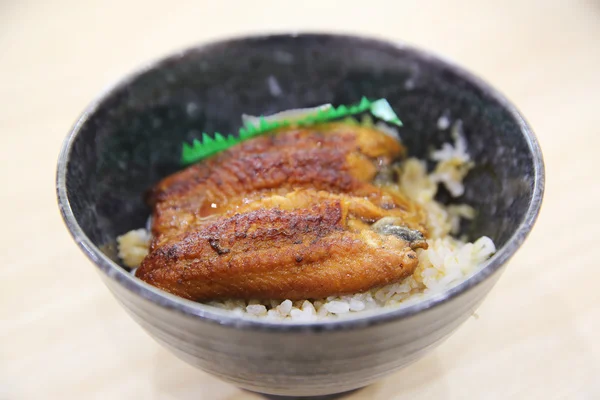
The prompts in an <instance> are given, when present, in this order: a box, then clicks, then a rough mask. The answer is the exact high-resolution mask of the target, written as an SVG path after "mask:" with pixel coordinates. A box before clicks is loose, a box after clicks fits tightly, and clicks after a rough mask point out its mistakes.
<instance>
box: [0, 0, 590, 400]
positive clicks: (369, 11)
mask: <svg viewBox="0 0 600 400" xmlns="http://www.w3.org/2000/svg"><path fill="white" fill-rule="evenodd" d="M300 3H302V5H300ZM339 3H342V2H339ZM484 3H485V4H484ZM492 3H494V4H492ZM550 3H556V4H550ZM559 3H560V4H559ZM292 4H295V5H292ZM343 4H345V6H336V5H334V2H333V1H307V0H303V1H302V2H294V3H291V2H285V1H254V2H242V1H240V2H231V1H220V2H219V1H177V2H176V1H172V2H169V3H166V4H162V5H159V4H158V3H155V2H152V1H130V2H121V1H100V0H94V1H75V0H61V1H58V0H57V1H47V2H43V1H41V0H40V1H34V0H31V1H26V0H12V1H11V0H4V1H1V2H0V49H1V52H0V60H1V61H0V72H1V73H0V135H1V145H0V151H1V154H2V157H1V160H2V161H1V162H2V168H1V169H0V174H1V175H2V180H1V182H2V184H3V189H2V195H1V203H0V205H1V206H2V207H1V210H2V213H3V216H2V218H1V221H2V225H1V226H2V231H1V233H0V235H1V243H2V256H1V262H0V399H2V400H4V399H7V400H8V399H10V400H12V399H91V398H98V399H133V398H143V399H177V400H183V399H219V400H242V399H262V397H261V396H259V395H256V394H251V393H248V392H244V391H242V390H239V389H237V388H235V387H233V386H230V385H229V384H226V383H223V382H221V381H219V380H217V379H215V378H213V377H211V376H209V375H208V374H205V373H203V372H200V371H197V370H195V369H194V368H192V367H190V366H188V365H186V364H184V363H183V362H181V361H179V360H178V359H176V358H175V357H174V356H172V355H171V354H169V353H168V352H167V351H166V350H164V349H162V348H161V347H160V346H159V345H158V344H156V343H155V342H154V341H153V340H152V339H150V337H148V336H147V335H146V334H145V333H144V332H143V331H142V329H141V328H139V327H138V326H137V325H136V324H135V323H134V322H133V321H132V320H131V319H130V318H129V317H128V316H127V315H126V314H125V312H124V311H123V310H122V309H121V307H120V306H119V305H118V304H117V302H116V301H115V300H114V299H113V297H112V296H111V295H110V293H109V291H108V290H107V289H106V288H105V287H104V285H103V284H102V283H101V281H100V279H99V278H98V276H97V272H96V271H95V268H94V267H93V266H92V265H91V263H90V262H88V261H87V260H86V258H85V257H84V256H83V254H82V253H81V252H80V251H79V250H78V249H77V247H76V246H75V244H74V243H73V242H72V240H71V238H70V237H69V235H68V233H67V231H66V229H65V228H64V226H63V224H62V221H61V218H60V216H59V213H58V209H57V207H56V200H55V194H54V173H55V162H56V158H57V155H58V151H59V147H60V145H61V142H62V139H63V137H64V136H65V134H66V133H67V131H68V129H69V127H70V125H71V124H72V123H73V121H74V119H75V118H76V117H77V115H78V114H79V112H80V111H81V110H82V109H83V108H84V106H85V105H86V104H87V103H88V102H89V101H90V100H91V99H92V98H93V97H94V96H95V95H96V94H97V93H98V92H99V91H100V90H102V89H103V87H105V86H106V85H107V84H109V83H111V82H112V81H114V80H115V79H117V78H119V76H121V75H122V74H124V73H127V72H128V71H130V70H131V69H133V68H134V67H136V66H137V65H138V64H139V63H141V62H144V61H147V60H150V59H152V58H155V57H156V56H159V55H162V54H165V53H168V52H170V51H172V50H174V49H179V48H182V47H185V46H188V45H190V44H193V43H196V42H199V41H205V40H209V39H213V38H218V37H222V36H229V35H232V34H239V33H248V32H258V31H263V30H265V29H268V30H319V31H323V30H325V31H347V32H353V33H365V34H373V35H378V36H383V37H389V38H392V39H402V40H404V41H406V42H409V43H412V44H416V45H418V46H422V47H424V48H427V49H430V50H433V51H435V52H438V53H441V54H443V55H445V56H447V57H449V58H451V59H454V60H455V61H457V62H459V63H460V64H462V65H465V66H467V67H468V68H469V69H471V70H472V71H474V72H476V73H478V74H479V75H481V76H483V77H484V78H486V79H488V80H489V81H490V82H491V83H492V84H494V85H495V86H497V87H498V88H500V89H501V90H502V91H503V92H504V93H506V94H507V95H508V97H510V98H511V99H512V100H514V102H515V103H516V104H517V105H518V106H519V107H520V109H521V110H522V111H523V112H524V114H525V115H526V116H527V117H528V119H529V121H530V122H531V124H532V126H533V127H534V129H535V130H536V132H537V134H538V137H539V139H540V142H541V145H542V148H543V151H544V155H545V160H546V168H547V170H546V171H547V191H546V197H545V201H544V206H543V209H542V213H541V216H540V219H539V221H538V223H537V226H536V228H535V229H534V231H533V233H532V234H531V236H530V237H529V239H528V241H527V242H526V244H525V246H524V247H523V248H522V250H521V251H519V253H518V254H517V255H516V257H514V259H513V261H512V262H511V265H510V267H509V268H508V270H507V272H506V273H505V275H504V276H503V277H502V279H501V281H500V283H499V284H498V286H497V287H496V288H495V290H494V291H493V292H492V293H491V295H490V296H489V297H488V299H487V300H486V302H485V303H484V305H483V306H482V307H481V308H480V309H479V311H478V315H479V317H478V318H471V319H470V320H469V321H468V322H467V323H466V324H465V325H464V326H463V327H462V328H461V329H460V330H459V331H458V332H457V333H456V334H455V335H454V336H453V337H452V338H451V339H449V340H448V341H447V342H446V343H445V344H443V345H442V346H441V347H439V348H438V349H437V350H435V351H434V352H432V353H431V354H429V355H428V356H426V357H425V358H423V359H422V360H420V361H419V362H417V363H416V364H414V365H413V366H411V367H409V368H407V369H405V370H403V371H401V372H398V373H396V374H394V375H392V376H390V377H388V378H386V379H384V380H382V381H380V382H379V383H377V384H375V385H373V386H371V387H368V388H366V389H364V390H362V391H358V392H356V393H354V394H352V395H350V396H348V398H349V399H411V400H417V399H467V398H469V399H515V398H516V399H567V398H568V399H575V398H577V399H598V398H600V381H599V380H600V344H599V340H598V334H599V333H600V305H599V300H600V295H599V293H600V289H599V288H600V262H599V261H598V256H597V254H598V253H597V252H598V249H599V248H600V245H599V244H598V239H600V218H599V216H598V215H599V213H598V205H599V204H600V187H599V184H600V179H598V176H597V165H598V162H599V161H600V155H598V153H599V149H600V100H599V99H600V3H599V2H598V1H594V0H590V1H587V2H586V1H579V0H576V1H570V2H567V1H564V2H547V1H542V0H540V1H528V2H521V1H518V0H514V1H513V0H510V1H504V2H477V1H473V2H467V1H460V2H449V1H442V0H439V1H432V2H428V3H427V5H425V4H421V5H417V2H399V1H389V2H384V1H379V2H364V1H351V0H346V1H345V2H343Z"/></svg>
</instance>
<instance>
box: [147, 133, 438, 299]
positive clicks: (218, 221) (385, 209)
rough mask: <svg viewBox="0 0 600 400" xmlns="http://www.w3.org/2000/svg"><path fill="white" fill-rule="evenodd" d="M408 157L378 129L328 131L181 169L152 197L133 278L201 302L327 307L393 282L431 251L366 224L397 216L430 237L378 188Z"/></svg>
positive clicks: (262, 140) (415, 217)
mask: <svg viewBox="0 0 600 400" xmlns="http://www.w3.org/2000/svg"><path fill="white" fill-rule="evenodd" d="M403 154H404V148H403V147H402V146H401V144H400V143H399V142H398V141H396V140H395V139H393V138H391V137H389V136H387V135H385V134H384V133H382V132H380V131H377V130H374V129H369V128H365V127H358V126H350V125H344V124H338V123H333V124H326V125H321V126H315V127H311V128H310V129H308V128H306V129H288V130H282V131H280V132H276V133H275V134H273V135H269V136H262V137H258V138H255V139H252V140H249V141H246V142H243V143H241V144H239V145H237V146H235V147H233V148H231V149H229V150H227V151H225V152H223V153H221V154H219V155H217V156H214V157H212V158H210V159H208V160H205V161H203V162H201V163H198V164H195V165H193V166H191V167H188V168H187V169H185V170H183V171H180V172H178V173H176V174H173V175H171V176H169V177H167V178H165V179H164V180H162V181H161V182H159V183H158V185H156V187H154V188H153V190H152V191H151V192H150V194H149V196H148V202H149V204H150V205H151V206H152V207H153V210H154V211H153V225H152V234H153V237H154V239H153V242H152V244H151V249H150V254H149V255H148V256H147V257H146V258H145V259H144V261H143V262H142V265H141V266H140V267H139V268H138V270H137V271H136V276H137V277H138V278H140V279H142V280H144V281H146V282H148V283H150V284H152V285H154V286H156V287H159V288H161V289H163V290H166V291H168V292H170V293H173V294H175V295H178V296H181V297H184V298H187V299H191V300H198V301H200V300H216V299H224V298H244V299H249V298H254V299H291V300H299V299H311V298H322V297H327V296H331V295H338V294H349V293H356V292H361V291H365V290H368V289H371V288H373V287H376V286H381V285H385V284H388V283H392V282H396V281H399V280H401V279H403V278H405V277H407V276H409V275H410V274H412V273H413V271H414V269H415V268H416V266H417V263H418V260H417V256H416V253H415V251H414V250H415V249H417V248H425V247H426V246H427V244H426V242H425V240H414V238H413V239H409V238H407V237H402V236H395V235H391V234H387V235H386V234H380V233H377V232H376V231H375V230H373V229H371V225H372V224H373V223H374V222H376V221H378V220H380V219H382V218H384V217H393V218H391V219H392V220H394V221H396V222H395V223H399V224H401V225H402V226H404V227H406V228H409V229H411V230H414V231H420V232H421V233H423V234H424V235H426V230H425V216H424V213H423V211H422V210H421V209H420V208H419V207H418V206H417V205H416V204H414V203H412V202H411V201H410V200H409V199H407V198H406V197H404V196H403V195H402V194H401V193H399V192H398V191H395V190H391V189H389V188H385V187H378V186H376V185H375V184H373V180H374V179H375V177H376V176H377V174H378V173H379V172H380V171H381V170H382V169H384V168H387V167H389V166H390V164H391V163H392V162H393V161H394V160H396V159H398V158H399V157H401V156H402V155H403ZM388 219H390V218H388ZM409 240H410V241H409Z"/></svg>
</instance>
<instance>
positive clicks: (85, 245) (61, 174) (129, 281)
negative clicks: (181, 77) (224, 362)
mask: <svg viewBox="0 0 600 400" xmlns="http://www.w3.org/2000/svg"><path fill="white" fill-rule="evenodd" d="M277 38H282V39H297V38H300V39H305V38H313V39H319V38H322V39H336V40H345V41H350V42H356V43H361V44H362V45H374V46H377V47H380V48H386V49H389V50H390V51H398V50H401V51H403V52H405V53H410V54H411V55H413V56H415V57H416V58H417V59H420V60H424V61H426V62H430V63H437V64H440V65H441V66H442V67H444V68H445V69H448V70H450V71H452V72H453V73H454V74H456V75H457V76H458V77H460V78H461V79H463V80H465V81H468V82H469V83H471V84H473V85H475V86H476V87H478V88H479V89H480V90H482V91H483V92H484V93H486V94H487V95H488V96H490V97H491V98H493V99H494V100H495V101H496V102H498V104H500V105H501V106H502V107H503V108H504V109H505V110H506V111H507V112H508V113H509V114H510V115H511V117H512V118H514V120H515V121H516V122H517V124H518V125H519V131H520V133H521V134H522V135H523V136H524V138H525V140H526V142H527V145H528V147H529V151H530V153H531V157H532V159H533V167H534V174H533V195H532V197H531V201H530V203H529V206H528V209H527V212H526V213H525V216H524V218H523V219H522V220H521V222H520V223H519V226H518V227H517V229H516V230H515V232H514V233H513V234H512V235H511V237H510V238H509V239H508V241H507V242H506V243H505V244H504V246H502V247H501V248H500V249H498V250H497V252H496V253H495V254H494V255H493V256H492V257H491V258H490V259H489V260H488V261H487V262H486V263H485V264H484V266H483V267H482V268H481V269H480V270H479V271H478V272H476V273H474V274H473V275H471V276H470V277H469V278H467V279H466V280H465V281H463V282H461V283H460V284H458V285H456V286H454V287H452V288H450V289H448V290H446V291H444V292H441V293H439V294H436V295H434V296H431V297H429V298H427V299H424V300H423V301H419V302H417V303H414V304H411V305H408V306H405V307H399V308H397V309H390V310H389V311H383V312H380V313H374V314H370V313H369V314H367V315H364V316H353V317H352V318H347V319H340V320H331V321H328V320H322V321H312V322H295V321H286V322H273V321H263V320H260V319H250V318H240V317H236V316H229V315H226V313H224V312H222V311H219V310H212V309H211V308H212V307H209V306H206V305H203V304H200V303H196V302H192V301H190V300H186V299H182V298H180V297H177V296H174V295H171V294H169V293H167V292H163V291H162V290H160V289H158V288H155V287H154V286H151V285H149V284H147V283H145V282H143V281H141V280H139V279H137V278H135V277H134V276H132V275H131V274H130V273H128V272H127V271H125V270H124V269H123V268H122V267H121V266H119V265H118V264H117V263H115V262H114V261H112V260H111V259H110V258H108V257H107V256H106V255H105V254H104V253H103V252H102V251H101V250H100V249H99V248H98V247H97V246H96V245H94V243H92V241H91V240H90V239H89V238H88V237H87V235H86V234H85V233H84V232H83V230H82V228H81V227H80V226H79V224H78V222H77V220H76V218H75V215H74V214H73V210H72V208H71V205H70V201H69V195H68V192H67V168H68V163H69V159H70V156H71V150H72V146H73V143H74V142H75V139H76V138H77V136H78V135H79V132H80V131H81V129H82V127H83V126H84V125H85V124H86V122H87V121H88V120H89V118H90V117H91V116H92V115H93V114H94V113H95V112H96V110H97V109H98V108H99V107H100V106H101V105H102V104H103V103H104V102H105V101H106V100H108V99H109V98H110V96H111V95H112V94H113V93H114V92H115V91H118V90H120V89H122V88H124V87H126V86H127V85H129V84H130V83H131V82H133V81H134V80H135V79H137V78H138V77H140V76H141V75H143V74H144V73H146V72H147V71H149V70H152V69H155V68H157V67H160V66H161V65H163V64H165V63H169V62H172V61H175V60H177V59H179V58H182V57H185V56H186V55H187V54H189V53H193V52H197V51H203V50H207V49H210V48H211V47H218V46H223V45H228V44H232V43H240V42H247V41H261V40H269V39H277ZM544 186H545V171H544V160H543V156H542V152H541V148H540V145H539V143H538V140H537V138H536V136H535V134H534V132H533V130H532V129H531V127H530V126H529V124H528V123H527V121H526V120H525V118H524V117H523V116H522V115H521V113H520V112H519V111H518V109H517V108H516V107H515V106H514V105H513V104H512V103H511V102H510V101H509V100H508V99H507V98H506V97H505V96H504V95H503V94H502V93H500V92H499V91H498V90H496V89H494V88H493V87H492V86H491V85H489V84H488V83H487V82H485V81H484V80H483V79H481V78H479V77H477V76H475V75H474V74H472V73H471V72H469V71H467V70H465V69H463V68H462V67H459V66H458V65H456V64H454V62H452V61H448V60H447V59H445V58H444V57H440V56H439V55H434V54H432V53H430V52H428V51H425V50H421V49H418V48H416V47H413V46H410V45H407V44H405V43H402V42H399V41H395V40H394V41H390V40H385V39H380V38H375V37H369V36H357V35H349V34H335V33H334V34H332V33H318V32H305V33H269V34H257V35H243V36H235V37H230V38H225V39H222V40H217V41H211V42H205V43H200V44H198V45H194V46H191V47H187V48H185V49H183V50H180V51H176V52H174V53H171V54H170V55H167V56H164V57H161V58H158V59H155V60H153V61H150V62H149V63H146V64H143V65H142V66H141V67H139V68H137V69H135V70H134V71H133V72H131V73H129V74H127V75H125V76H124V77H123V78H121V79H120V80H118V81H117V82H116V83H115V84H113V85H111V86H109V87H108V88H106V89H105V90H104V91H102V92H101V93H100V94H99V95H98V96H97V97H96V98H95V99H94V100H93V101H92V102H91V103H90V104H89V105H88V106H87V107H86V108H85V110H84V111H83V112H82V114H81V115H80V116H79V118H78V119H77V120H76V122H75V124H74V125H73V126H72V128H71V129H70V131H69V133H68V135H67V136H66V138H65V139H64V141H63V144H62V147H61V151H60V154H59V158H58V163H57V170H56V193H57V200H58V206H59V209H60V212H61V214H62V217H63V220H64V223H65V225H66V226H67V228H68V230H69V232H70V234H71V236H72V237H73V239H74V240H75V242H76V243H77V245H78V246H79V247H80V248H81V250H82V251H83V252H84V253H85V255H86V256H87V257H88V258H89V259H90V260H91V261H92V262H93V263H94V264H95V265H96V266H97V267H98V268H99V269H100V270H101V271H102V273H104V274H106V276H107V277H108V278H109V279H113V280H115V281H117V282H118V284H120V285H121V286H123V287H124V288H125V289H126V290H129V291H132V292H134V293H135V294H136V295H138V296H139V297H141V298H143V299H145V300H146V301H149V302H152V303H154V304H156V305H158V306H161V307H163V308H166V309H169V310H173V311H176V312H179V313H181V314H183V315H185V316H188V317H190V318H199V319H201V320H203V321H205V322H211V323H216V324H219V325H224V326H230V327H234V328H245V329H258V330H268V331H329V330H346V329H356V328H361V327H367V326H371V325H375V324H379V323H384V322H388V321H391V320H399V319H405V318H409V317H412V316H414V315H415V314H417V313H420V312H423V311H426V310H430V309H433V308H435V307H439V306H441V305H442V304H444V303H447V302H448V301H450V300H452V299H454V298H456V297H459V296H461V295H463V294H464V293H466V292H467V291H469V290H471V289H473V288H474V287H475V286H477V285H479V284H481V283H482V282H484V281H485V280H487V279H488V278H490V277H491V276H492V275H494V274H495V273H496V272H498V271H499V270H500V269H501V267H502V266H503V265H504V264H505V263H506V262H507V261H508V260H509V259H510V258H511V257H512V256H513V255H514V253H515V252H516V251H517V250H518V249H519V247H520V246H521V245H522V244H523V242H524V240H525V239H526V237H527V236H528V234H529V233H530V232H531V229H532V228H533V225H534V224H535V221H536V219H537V217H538V215H539V211H540V208H541V203H542V198H543V194H544Z"/></svg>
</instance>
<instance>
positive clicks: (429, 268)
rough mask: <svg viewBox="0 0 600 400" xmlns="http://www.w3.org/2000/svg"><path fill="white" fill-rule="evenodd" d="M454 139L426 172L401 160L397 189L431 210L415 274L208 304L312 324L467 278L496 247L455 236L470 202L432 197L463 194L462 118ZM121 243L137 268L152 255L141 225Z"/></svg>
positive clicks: (418, 296)
mask: <svg viewBox="0 0 600 400" xmlns="http://www.w3.org/2000/svg"><path fill="white" fill-rule="evenodd" d="M452 137H453V139H454V143H453V144H449V143H446V144H444V145H443V146H442V148H441V149H439V150H437V151H434V152H433V153H432V154H431V159H432V160H433V161H436V162H437V165H436V167H435V168H434V170H433V172H431V173H428V172H427V169H426V164H425V162H424V161H420V160H418V159H416V158H410V159H408V160H406V161H405V162H403V164H402V168H401V176H400V182H399V187H400V189H401V190H402V191H403V192H404V193H405V194H406V195H407V196H409V197H410V198H411V199H413V200H414V201H416V202H418V203H419V204H420V205H421V206H422V207H423V208H424V209H425V211H426V212H427V214H428V224H429V235H430V238H429V239H428V240H427V242H428V244H429V248H428V249H427V250H422V249H418V250H417V254H418V257H419V265H418V267H417V269H416V270H415V272H414V273H413V275H412V276H410V277H408V278H406V279H404V280H403V281H402V282H398V283H393V284H390V285H387V286H384V287H380V288H375V289H372V290H369V291H367V292H364V293H356V294H353V295H345V296H330V297H327V298H326V299H318V300H300V301H291V300H285V301H279V300H226V301H211V302H208V303H207V304H208V305H210V306H213V307H216V308H219V309H222V310H227V311H229V312H231V313H233V314H234V315H237V316H240V317H247V318H255V319H262V320H265V321H273V322H277V321H298V322H310V321H317V320H323V319H339V318H348V317H351V316H359V315H364V314H365V313H368V312H371V313H372V312H378V311H384V310H387V309H390V308H398V307H402V306H406V305H409V304H413V303H414V302H417V301H421V300H423V299H425V298H427V297H430V296H432V295H435V294H439V293H441V292H444V291H446V290H448V289H450V288H451V287H453V286H455V285H457V284H459V283H461V282H462V281H464V280H465V279H466V278H467V277H468V276H470V275H471V274H473V273H474V272H476V271H477V270H478V269H479V268H480V267H481V266H482V265H483V263H484V262H485V261H486V260H487V259H488V258H489V257H490V256H491V255H492V254H493V253H494V252H495V251H496V248H495V246H494V243H493V241H492V240H491V239H490V238H488V237H485V236H483V237H481V238H479V239H477V240H476V241H475V242H473V243H467V242H466V241H463V240H460V239H458V238H456V237H453V236H452V235H456V234H457V233H458V230H459V225H460V220H461V219H463V218H464V219H472V218H474V216H475V210H473V208H472V207H470V206H468V205H466V204H458V205H456V204H454V205H449V206H445V205H443V204H440V203H438V202H436V201H435V200H434V198H435V195H436V193H437V190H438V185H439V184H443V185H444V186H445V187H446V188H447V189H448V191H449V192H450V194H451V195H452V196H454V197H459V196H461V195H462V194H463V193H464V187H463V184H462V181H463V179H464V177H465V176H466V175H467V173H468V171H469V170H470V169H471V168H472V166H473V163H472V161H471V158H470V156H469V154H468V152H467V143H466V141H465V139H464V136H463V135H462V132H461V123H460V121H457V122H456V123H454V125H453V126H452ZM117 242H118V245H119V256H120V257H121V259H122V260H123V262H124V264H125V265H126V266H128V267H130V268H135V267H137V266H138V265H139V264H140V263H141V261H142V260H143V258H144V257H145V256H146V254H147V253H148V246H149V243H150V233H149V230H148V229H137V230H134V231H130V232H128V233H126V234H125V235H123V236H120V237H119V238H118V239H117Z"/></svg>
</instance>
